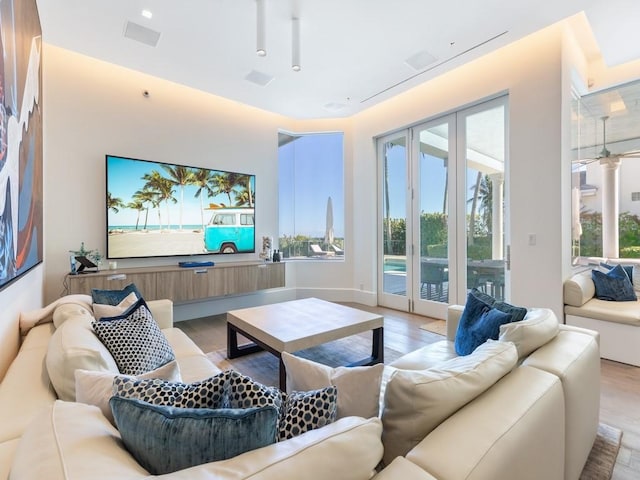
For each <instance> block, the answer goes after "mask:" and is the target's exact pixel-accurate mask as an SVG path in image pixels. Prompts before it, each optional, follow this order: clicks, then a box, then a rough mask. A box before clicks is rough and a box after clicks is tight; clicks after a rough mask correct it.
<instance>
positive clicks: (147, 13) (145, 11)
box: [142, 10, 153, 18]
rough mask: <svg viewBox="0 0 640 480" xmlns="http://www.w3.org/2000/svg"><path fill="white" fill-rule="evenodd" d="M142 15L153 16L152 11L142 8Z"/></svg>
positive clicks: (145, 16)
mask: <svg viewBox="0 0 640 480" xmlns="http://www.w3.org/2000/svg"><path fill="white" fill-rule="evenodd" d="M142 16H143V17H144V18H151V17H153V13H151V10H142Z"/></svg>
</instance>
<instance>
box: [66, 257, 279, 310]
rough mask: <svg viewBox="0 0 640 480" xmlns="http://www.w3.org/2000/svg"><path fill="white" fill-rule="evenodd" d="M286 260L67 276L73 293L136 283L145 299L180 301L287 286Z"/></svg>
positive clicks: (121, 270) (113, 288) (106, 271)
mask: <svg viewBox="0 0 640 480" xmlns="http://www.w3.org/2000/svg"><path fill="white" fill-rule="evenodd" d="M284 272H285V267H284V263H282V262H275V263H271V262H269V263H265V262H262V263H259V262H238V263H218V264H216V265H215V266H213V267H202V268H200V267H195V268H181V267H178V266H163V267H139V268H119V269H117V270H101V271H99V272H95V273H85V274H78V275H67V282H68V286H69V293H86V294H89V295H90V294H91V289H92V288H99V289H108V290H116V289H121V288H123V287H125V286H126V285H128V284H130V283H135V284H136V287H138V290H140V293H141V294H142V296H143V297H144V298H145V300H156V299H160V298H169V299H171V300H173V301H174V302H176V303H179V302H188V301H193V300H203V299H206V298H210V297H221V296H224V295H239V294H243V293H251V292H255V291H258V290H265V289H267V288H278V287H284V285H285V277H284Z"/></svg>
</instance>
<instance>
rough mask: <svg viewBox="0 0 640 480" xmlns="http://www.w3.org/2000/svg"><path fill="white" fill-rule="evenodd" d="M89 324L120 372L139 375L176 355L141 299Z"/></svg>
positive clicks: (172, 358) (169, 360)
mask: <svg viewBox="0 0 640 480" xmlns="http://www.w3.org/2000/svg"><path fill="white" fill-rule="evenodd" d="M91 325H92V326H93V330H94V331H95V332H96V335H97V336H98V338H99V339H100V341H102V343H103V344H104V345H105V346H106V347H107V349H108V350H109V352H110V353H111V355H112V356H113V359H114V360H115V361H116V365H118V370H119V371H120V373H122V374H125V375H140V374H143V373H145V372H148V371H150V370H154V369H156V368H158V367H160V366H162V365H164V364H165V363H168V362H171V361H172V360H175V358H176V357H175V355H174V353H173V349H172V348H171V345H169V342H168V341H167V339H166V337H165V336H164V334H163V333H162V331H161V330H160V327H158V324H157V323H156V321H155V320H154V319H153V316H152V315H151V311H150V310H149V308H148V307H147V304H146V303H145V302H144V300H143V299H140V300H138V301H137V302H136V303H135V304H133V305H132V306H131V308H129V309H128V310H127V311H126V312H125V313H123V314H122V315H118V316H117V317H104V318H102V319H100V320H94V321H93V322H91Z"/></svg>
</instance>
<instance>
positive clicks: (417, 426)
mask: <svg viewBox="0 0 640 480" xmlns="http://www.w3.org/2000/svg"><path fill="white" fill-rule="evenodd" d="M517 360H518V353H517V350H516V347H515V346H514V345H513V344H512V343H510V342H496V341H491V340H489V341H487V342H485V343H483V344H482V345H480V346H479V347H478V348H476V349H475V350H474V351H473V352H472V353H471V354H469V355H465V356H462V357H457V358H454V359H452V360H449V361H447V362H444V363H442V364H441V365H440V366H438V367H433V368H429V369H426V370H396V371H395V372H394V373H393V375H392V376H391V379H390V380H389V383H388V384H387V386H386V391H385V398H384V410H383V412H382V424H383V433H382V442H383V444H384V449H385V450H384V462H385V463H386V464H389V463H391V461H392V460H393V459H394V458H395V457H397V456H404V455H406V453H407V452H409V450H411V449H412V448H413V447H415V446H416V445H417V444H418V443H419V442H420V441H421V440H422V439H423V438H424V437H425V436H427V435H428V434H429V433H430V432H431V431H432V430H433V429H434V428H436V427H437V426H438V425H439V424H440V423H442V422H443V421H444V420H445V419H446V418H448V417H449V416H450V415H452V414H453V413H455V412H456V411H457V410H458V409H460V408H461V407H463V406H464V405H466V404H467V403H468V402H470V401H471V400H473V399H474V398H476V397H477V396H478V395H480V394H481V393H482V392H484V391H485V390H487V389H488V388H489V387H491V386H492V385H493V384H494V383H496V382H497V381H498V380H499V379H500V378H502V377H503V376H504V375H506V374H507V373H509V371H511V369H512V368H513V367H514V366H515V365H516V362H517Z"/></svg>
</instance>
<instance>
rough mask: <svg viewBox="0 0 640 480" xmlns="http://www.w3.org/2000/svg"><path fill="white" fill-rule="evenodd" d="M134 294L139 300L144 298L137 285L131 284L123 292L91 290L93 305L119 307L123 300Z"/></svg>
mask: <svg viewBox="0 0 640 480" xmlns="http://www.w3.org/2000/svg"><path fill="white" fill-rule="evenodd" d="M131 292H134V293H135V294H136V297H138V299H140V298H142V295H141V294H140V292H139V291H138V287H136V284H135V283H130V284H129V285H127V286H126V287H124V288H123V289H122V290H100V289H97V288H92V289H91V298H92V299H93V303H101V304H103V305H118V304H119V303H120V302H121V301H122V300H124V299H125V298H127V296H128V295H129V294H130V293H131Z"/></svg>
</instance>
